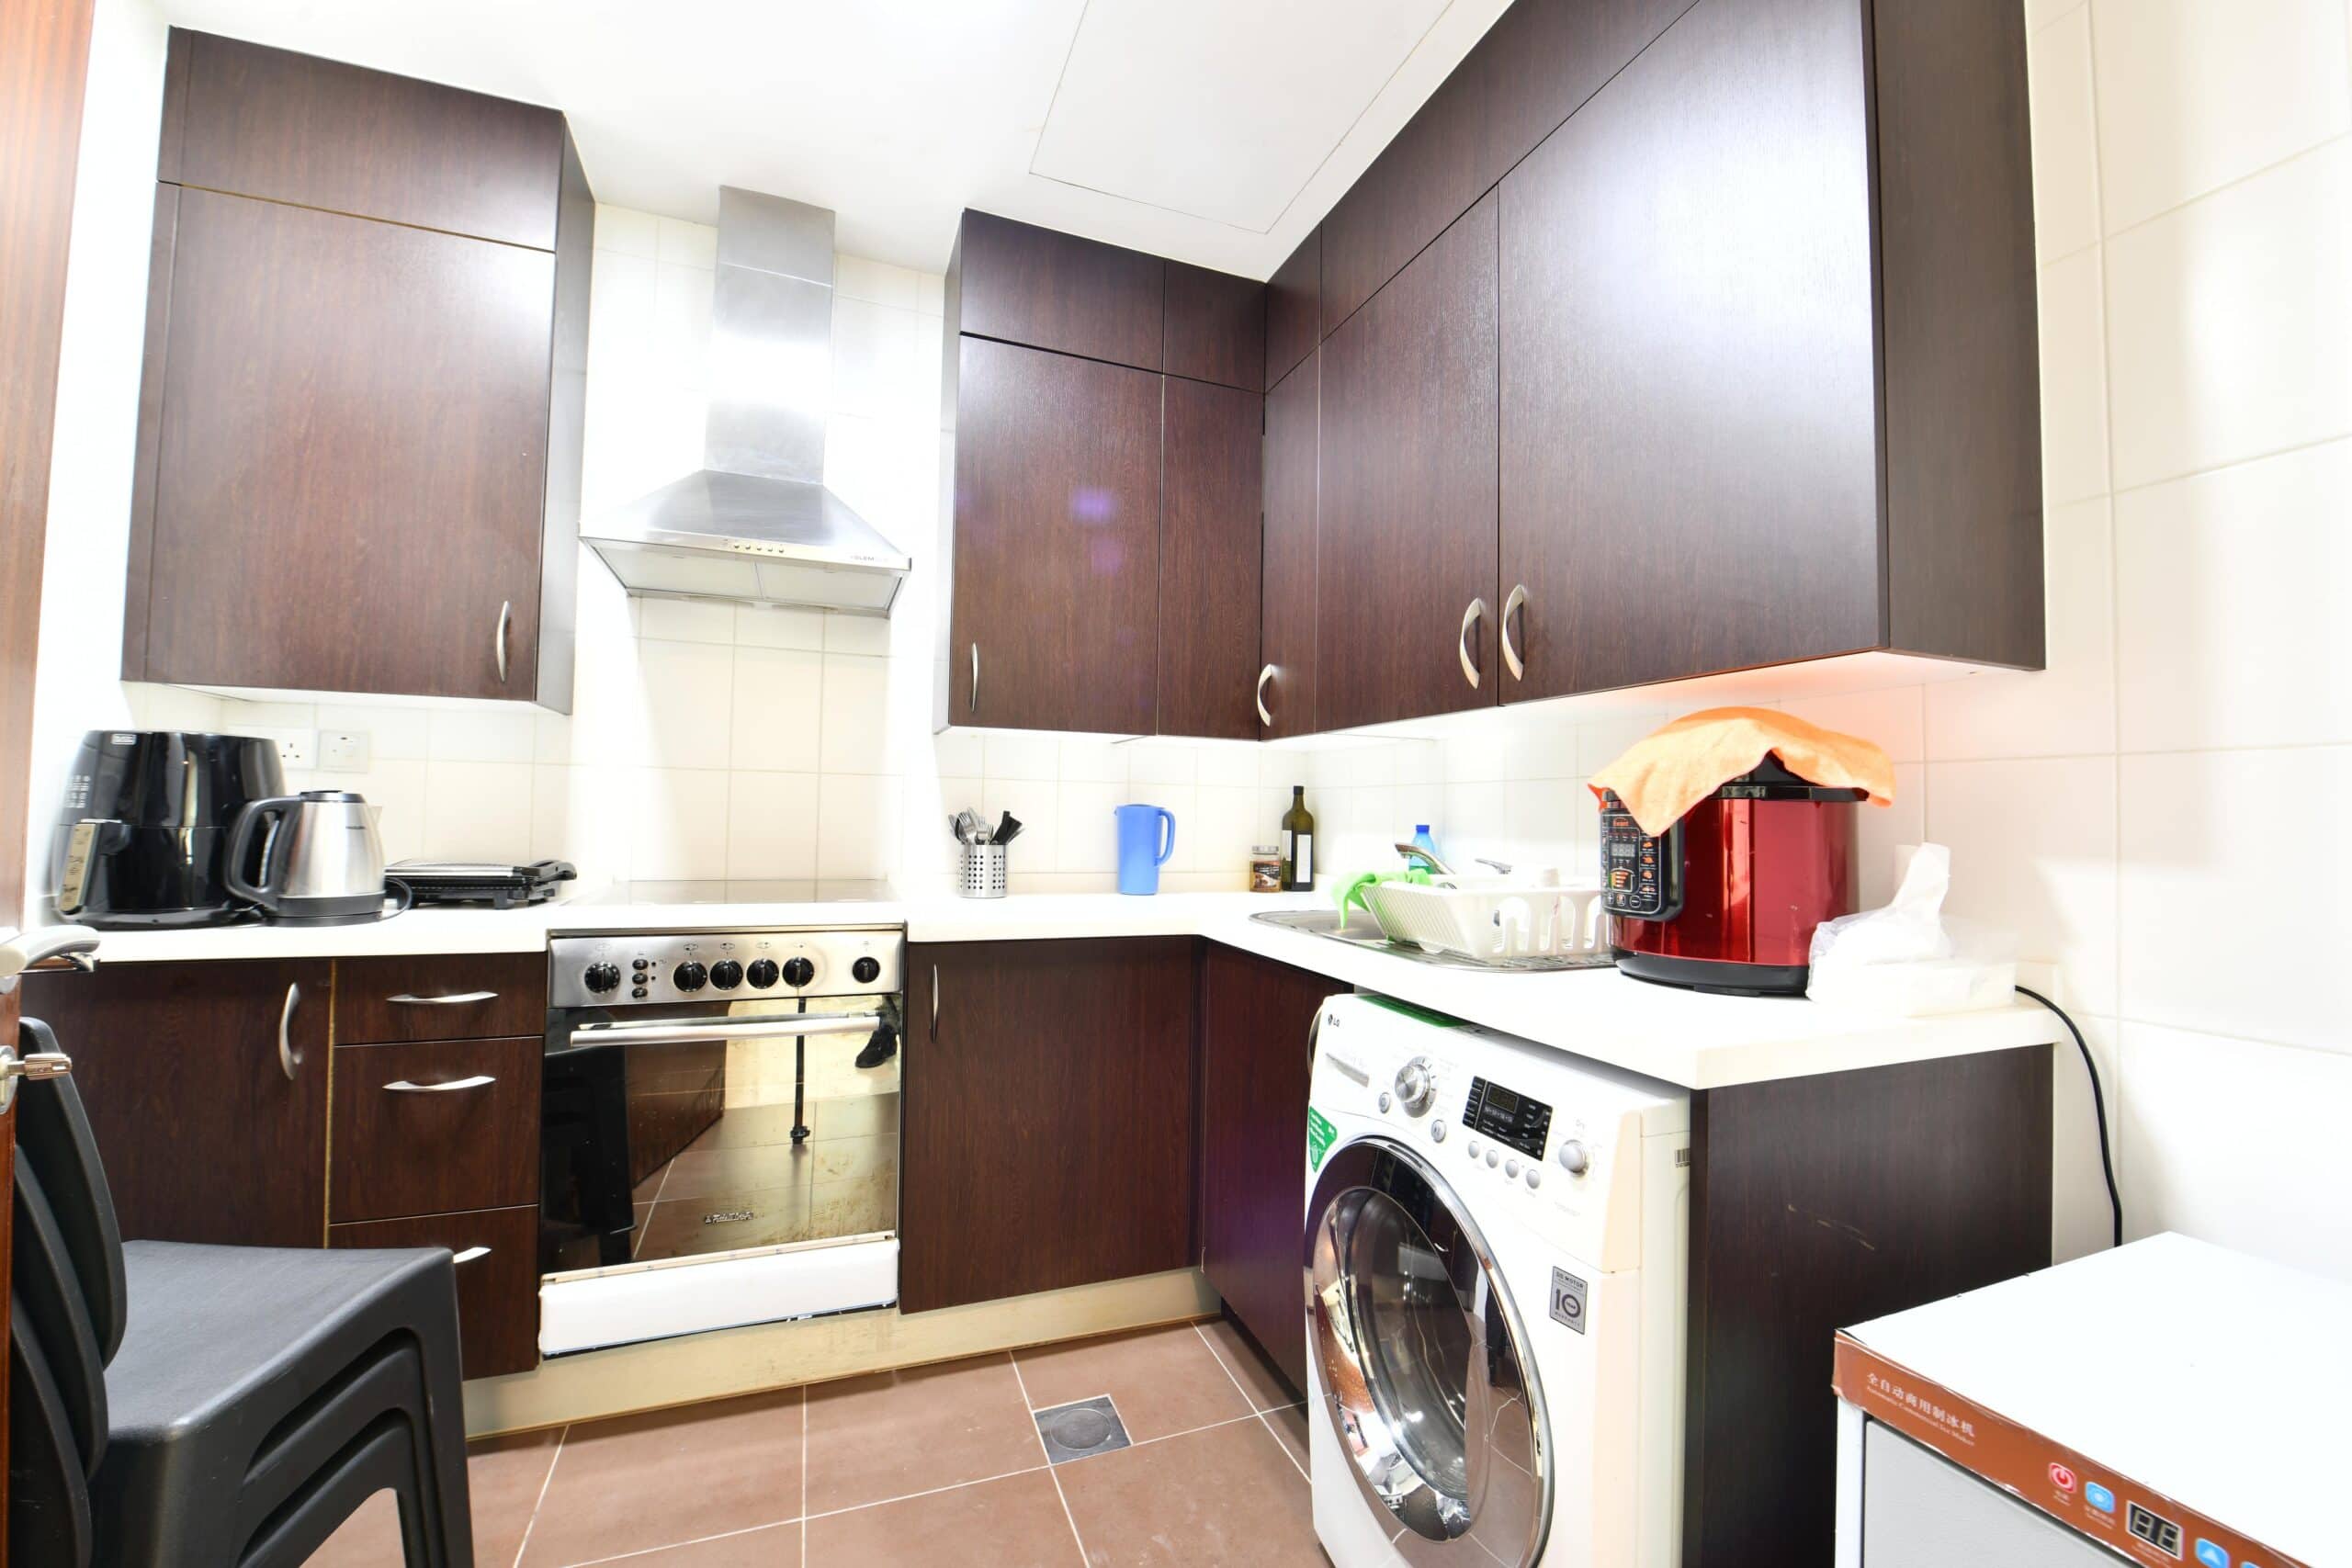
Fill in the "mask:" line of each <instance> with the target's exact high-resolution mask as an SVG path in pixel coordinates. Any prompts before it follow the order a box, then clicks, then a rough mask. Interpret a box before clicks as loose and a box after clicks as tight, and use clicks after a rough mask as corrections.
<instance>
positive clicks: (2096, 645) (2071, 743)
mask: <svg viewBox="0 0 2352 1568" xmlns="http://www.w3.org/2000/svg"><path fill="white" fill-rule="evenodd" d="M2109 533H2110V531H2109V526H2108V502H2106V501H2105V500H2103V499H2102V500H2095V501H2085V502H2076V503H2075V504H2074V505H2071V506H2054V507H2052V508H2051V509H2050V510H2049V512H2047V513H2045V514H2044V515H2043V517H2042V520H2041V553H2042V572H2043V581H2044V584H2045V592H2046V595H2047V609H2046V611H2045V614H2044V625H2045V627H2046V636H2047V644H2046V656H2047V664H2048V667H2047V668H2046V669H2042V670H2035V671H2007V670H1988V671H1980V672H1978V673H1975V674H1972V675H1968V676H1965V677H1963V678H1962V679H1960V680H1957V681H1936V682H1929V683H1928V686H1927V687H1926V688H1925V689H1924V690H1925V694H1926V701H1927V735H1926V741H1927V754H1928V757H1930V758H1932V759H1935V760H1936V761H1947V760H1951V759H1956V758H1976V757H2064V756H2073V757H2079V756H2084V755H2086V754H2089V753H2092V752H2104V751H2112V750H2115V618H2114V614H2113V608H2112V598H2113V589H2112V586H2111V583H2110V581H2109V579H2110V577H2111V574H2112V571H2113V560H2114V552H2113V548H2112V544H2111V540H2110V536H2109ZM1793 706H1794V705H1793V704H1792V707H1793Z"/></svg>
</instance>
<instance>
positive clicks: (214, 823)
mask: <svg viewBox="0 0 2352 1568" xmlns="http://www.w3.org/2000/svg"><path fill="white" fill-rule="evenodd" d="M285 793H286V779H285V775H284V774H283V773H282V772H281V771H280V770H279V767H278V761H277V742H276V741H273V740H265V739H258V738H256V737H254V736H246V735H205V734H196V733H191V732H187V731H183V730H168V729H164V730H155V729H94V730H92V731H90V732H89V733H88V734H87V735H85V736H84V737H83V738H82V745H81V750H79V751H78V752H77V753H76V754H75V756H74V765H73V768H72V769H71V770H70V771H69V772H68V773H67V774H66V778H65V794H64V800H63V804H62V807H61V808H60V809H59V812H58V816H57V826H56V829H55V834H54V837H53V840H52V845H51V854H50V875H51V882H50V886H52V887H54V888H56V889H57V892H56V895H55V901H56V908H57V913H58V916H59V918H60V919H66V920H70V921H73V922H74V923H76V924H80V925H86V926H94V927H97V928H99V929H101V930H107V929H114V928H120V927H141V926H149V927H153V926H165V927H168V926H213V925H220V924H222V923H223V922H226V921H229V920H234V919H240V918H244V917H247V916H248V915H249V914H250V911H249V909H248V908H247V907H246V905H245V904H244V902H243V900H242V899H241V898H239V897H238V896H237V895H236V894H235V892H233V891H232V889H231V887H230V886H229V883H228V880H227V878H226V877H225V876H224V875H223V863H224V859H225V857H224V853H223V852H224V850H225V849H226V847H227V843H228V839H229V830H230V829H232V827H234V826H235V825H236V821H237V815H238V813H240V812H241V811H243V809H244V808H245V806H246V804H247V803H248V802H249V801H254V800H263V799H266V798H268V797H270V796H273V795H284V794H285ZM241 869H244V870H251V869H252V867H251V863H246V864H245V865H244V866H243V867H242V868H241Z"/></svg>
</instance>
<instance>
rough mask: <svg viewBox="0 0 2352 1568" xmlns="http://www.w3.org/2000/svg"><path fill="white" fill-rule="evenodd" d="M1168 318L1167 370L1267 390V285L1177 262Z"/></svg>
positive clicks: (1163, 359)
mask: <svg viewBox="0 0 2352 1568" xmlns="http://www.w3.org/2000/svg"><path fill="white" fill-rule="evenodd" d="M1165 316H1166V321H1165V324H1164V326H1163V327H1162V330H1161V348H1160V368H1161V369H1163V370H1165V371H1167V372H1168V374H1170V376H1188V377H1190V378H1193V380H1195V381H1215V382H1216V383H1218V384H1219V385H1220V386H1226V387H1242V388H1246V389H1249V390H1250V391H1252V392H1257V391H1262V390H1264V389H1265V385H1266V286H1265V285H1264V284H1262V283H1260V282H1258V281H1256V280H1255V279H1253V278H1248V277H1236V276H1233V275H1232V274H1231V273H1226V272H1211V271H1210V270H1209V269H1208V268H1207V267H1204V266H1190V265H1186V264H1184V263H1183V262H1175V261H1172V262H1170V263H1169V264H1168V298H1167V309H1166V311H1165Z"/></svg>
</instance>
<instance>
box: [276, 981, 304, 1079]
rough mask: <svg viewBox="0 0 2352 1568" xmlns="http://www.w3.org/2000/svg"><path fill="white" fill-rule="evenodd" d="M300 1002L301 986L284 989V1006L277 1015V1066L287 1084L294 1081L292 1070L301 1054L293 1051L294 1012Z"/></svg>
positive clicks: (298, 1063) (299, 1060)
mask: <svg viewBox="0 0 2352 1568" xmlns="http://www.w3.org/2000/svg"><path fill="white" fill-rule="evenodd" d="M301 1002H302V987H301V986H300V984H299V983H297V984H295V985H290V986H288V987H286V1006H285V1007H284V1008H283V1009H281V1010H279V1012H278V1014H277V1066H278V1067H279V1069H280V1070H282V1071H283V1072H284V1073H285V1074H286V1081H287V1082H288V1083H292V1082H293V1081H294V1069H295V1067H296V1066H300V1063H301V1060H302V1054H301V1053H300V1052H299V1051H297V1050H295V1049H294V1010H295V1009H296V1008H297V1007H300V1005H301Z"/></svg>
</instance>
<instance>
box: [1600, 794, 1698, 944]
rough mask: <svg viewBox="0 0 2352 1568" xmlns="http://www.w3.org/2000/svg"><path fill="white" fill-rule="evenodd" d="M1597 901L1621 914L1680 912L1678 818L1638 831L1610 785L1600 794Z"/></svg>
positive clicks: (1664, 916) (1640, 916) (1648, 916)
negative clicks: (1662, 828) (1659, 830)
mask: <svg viewBox="0 0 2352 1568" xmlns="http://www.w3.org/2000/svg"><path fill="white" fill-rule="evenodd" d="M1600 890H1601V891H1600V902H1601V907H1602V908H1605V909H1607V910H1608V911H1609V912H1610V913H1611V914H1612V915H1616V916H1618V917H1620V918H1621V919H1634V920H1670V919H1674V917H1675V916H1677V915H1679V914H1680V913H1681V912H1682V824H1681V823H1679V822H1677V823H1676V824H1675V825H1674V826H1673V827H1671V828H1668V829H1667V830H1666V835H1665V837H1663V838H1657V839H1654V838H1652V837H1650V836H1649V835H1648V834H1647V833H1645V832H1643V831H1642V829H1641V824H1639V823H1637V822H1635V821H1634V814H1633V813H1632V812H1630V811H1628V810H1626V809H1625V803H1624V802H1623V801H1622V800H1620V799H1618V798H1617V792H1616V791H1615V790H1609V791H1606V792H1604V793H1603V794H1602V795H1601V797H1600Z"/></svg>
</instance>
